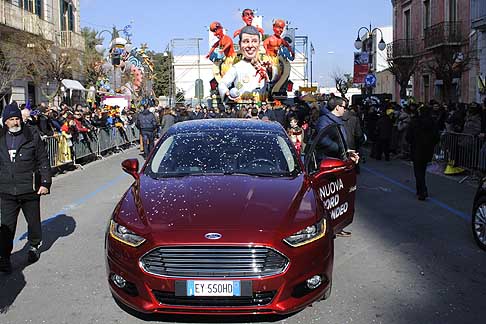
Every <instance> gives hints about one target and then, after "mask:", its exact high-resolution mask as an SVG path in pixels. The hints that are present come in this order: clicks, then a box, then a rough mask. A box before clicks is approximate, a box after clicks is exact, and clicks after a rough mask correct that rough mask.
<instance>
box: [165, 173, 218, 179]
mask: <svg viewBox="0 0 486 324" xmlns="http://www.w3.org/2000/svg"><path fill="white" fill-rule="evenodd" d="M224 174H225V173H224V172H174V173H162V174H157V178H184V177H200V176H221V175H224Z"/></svg>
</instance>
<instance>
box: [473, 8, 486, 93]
mask: <svg viewBox="0 0 486 324" xmlns="http://www.w3.org/2000/svg"><path fill="white" fill-rule="evenodd" d="M471 28H473V31H474V33H475V35H474V36H475V37H477V38H476V39H477V42H476V45H477V47H476V51H477V57H478V61H477V65H476V71H477V73H476V81H477V83H475V84H474V85H475V90H476V101H478V102H479V101H481V100H482V99H483V98H485V97H486V1H485V0H471Z"/></svg>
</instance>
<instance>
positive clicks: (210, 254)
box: [140, 246, 288, 278]
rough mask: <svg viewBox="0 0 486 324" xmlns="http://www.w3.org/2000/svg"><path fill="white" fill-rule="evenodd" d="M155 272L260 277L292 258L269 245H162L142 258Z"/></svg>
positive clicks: (283, 266) (282, 267) (277, 271)
mask: <svg viewBox="0 0 486 324" xmlns="http://www.w3.org/2000/svg"><path fill="white" fill-rule="evenodd" d="M140 261H141V265H142V267H143V269H144V270H145V271H146V272H148V273H151V274H154V275H159V276H167V277H179V278H181V277H188V278H189V277H190V278H198V277H199V278H221V277H225V278H226V277H230V278H231V277H233V278H236V277H238V278H259V277H266V276H272V275H277V274H280V273H282V272H284V271H285V269H286V267H287V264H288V259H287V258H286V257H285V256H283V255H282V254H280V253H279V252H277V251H275V250H273V249H271V248H267V247H235V246H179V247H159V248H156V249H154V250H152V251H150V252H148V253H147V254H145V255H144V256H143V257H142V258H141V259H140Z"/></svg>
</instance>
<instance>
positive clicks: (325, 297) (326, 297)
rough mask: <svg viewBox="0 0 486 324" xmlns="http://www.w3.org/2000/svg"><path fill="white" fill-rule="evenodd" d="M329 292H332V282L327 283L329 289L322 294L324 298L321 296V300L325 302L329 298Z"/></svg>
mask: <svg viewBox="0 0 486 324" xmlns="http://www.w3.org/2000/svg"><path fill="white" fill-rule="evenodd" d="M331 291H332V280H331V282H330V283H329V288H327V290H326V292H325V293H324V296H322V300H326V299H328V298H329V297H331Z"/></svg>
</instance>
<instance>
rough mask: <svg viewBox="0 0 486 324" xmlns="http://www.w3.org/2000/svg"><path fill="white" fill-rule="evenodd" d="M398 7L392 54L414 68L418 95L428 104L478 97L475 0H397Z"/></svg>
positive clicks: (413, 90)
mask: <svg viewBox="0 0 486 324" xmlns="http://www.w3.org/2000/svg"><path fill="white" fill-rule="evenodd" d="M473 1H474V0H473ZM478 1H480V2H481V1H483V2H484V0H478ZM392 5H393V33H394V35H393V36H394V37H393V39H394V41H393V43H392V44H391V45H390V46H388V58H389V59H391V60H392V61H396V62H397V63H399V64H402V65H405V66H408V67H413V73H412V76H411V78H410V82H409V88H411V93H412V96H413V97H414V98H415V99H416V100H417V101H422V102H428V101H429V100H432V99H435V100H437V101H453V102H471V101H474V100H475V97H476V95H475V90H474V87H473V86H472V84H473V83H475V77H474V75H475V71H474V70H475V66H476V65H477V64H476V62H477V56H476V52H475V51H473V50H472V47H473V46H474V45H473V41H474V40H473V38H472V37H471V15H470V13H471V10H470V8H471V0H392ZM399 91H400V87H399V86H398V85H397V86H396V94H398V93H399Z"/></svg>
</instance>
